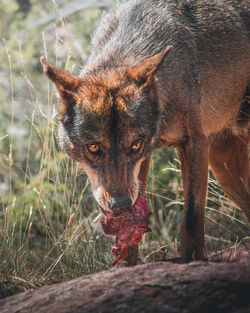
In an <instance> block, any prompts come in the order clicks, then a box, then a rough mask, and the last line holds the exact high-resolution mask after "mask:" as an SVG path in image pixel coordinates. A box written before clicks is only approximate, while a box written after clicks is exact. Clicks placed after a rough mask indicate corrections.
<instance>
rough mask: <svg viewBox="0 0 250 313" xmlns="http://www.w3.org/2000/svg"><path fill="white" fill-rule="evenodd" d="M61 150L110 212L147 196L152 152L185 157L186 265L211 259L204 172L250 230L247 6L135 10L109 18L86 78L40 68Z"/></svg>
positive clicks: (135, 2)
mask: <svg viewBox="0 0 250 313" xmlns="http://www.w3.org/2000/svg"><path fill="white" fill-rule="evenodd" d="M41 62H42V64H43V68H44V71H45V73H46V74H47V76H48V78H49V79H50V80H51V81H52V82H53V83H54V84H55V86H56V88H57V91H58V98H59V109H58V112H59V120H60V121H59V126H58V137H59V144H60V146H61V148H62V149H63V150H64V151H66V153H67V154H68V155H69V156H70V157H72V158H73V159H75V160H77V161H78V162H79V163H80V165H81V166H82V167H83V169H84V171H85V172H86V173H87V175H88V177H89V179H90V182H91V185H92V190H93V194H94V197H95V199H96V200H97V202H98V204H99V206H100V207H101V209H102V210H103V212H104V213H105V212H116V213H117V214H119V212H120V210H121V209H124V208H128V207H130V206H132V205H133V204H134V202H135V201H136V199H137V198H138V197H141V196H144V194H145V189H146V181H147V174H148V169H149V163H150V157H151V155H152V153H153V151H154V150H155V149H158V148H162V147H165V146H175V147H177V148H178V150H179V152H180V160H181V172H182V179H183V188H184V197H185V204H184V210H183V220H182V224H181V233H180V238H181V257H182V260H183V261H184V262H188V261H190V260H193V259H195V260H203V259H204V257H205V256H204V211H205V203H206V193H207V181H208V168H209V166H210V168H211V169H212V171H213V174H214V176H215V177H216V179H217V180H218V182H219V183H220V185H221V187H222V188H223V190H224V192H225V193H226V194H227V195H228V196H229V197H230V198H231V199H232V200H233V201H234V202H235V203H236V204H237V205H238V206H239V207H240V208H241V209H242V210H243V212H244V213H245V214H246V216H247V217H248V219H249V220H250V172H249V150H248V145H249V141H250V118H249V115H250V4H249V1H248V0H242V1H238V0H235V1H234V0H203V1H201V0H198V1H192V0H130V1H126V2H124V3H123V4H121V6H120V8H118V9H117V10H116V11H114V12H108V13H106V14H105V15H104V16H103V18H102V20H101V21H100V23H99V26H98V27H97V29H96V31H95V33H94V36H93V38H92V48H91V53H90V56H89V58H88V61H87V64H86V65H85V67H84V68H83V70H82V72H81V74H80V76H79V77H77V76H74V75H72V74H70V73H68V72H66V71H64V70H62V69H59V68H58V67H55V66H53V65H51V64H49V63H48V62H47V61H46V59H45V58H43V57H42V58H41Z"/></svg>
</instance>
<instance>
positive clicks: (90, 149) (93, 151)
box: [87, 145, 100, 154]
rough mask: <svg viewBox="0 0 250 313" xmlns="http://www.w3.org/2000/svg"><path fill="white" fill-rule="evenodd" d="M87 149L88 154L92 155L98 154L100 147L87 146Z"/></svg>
mask: <svg viewBox="0 0 250 313" xmlns="http://www.w3.org/2000/svg"><path fill="white" fill-rule="evenodd" d="M87 148H88V150H89V152H91V153H94V154H95V153H98V152H100V146H99V145H87Z"/></svg>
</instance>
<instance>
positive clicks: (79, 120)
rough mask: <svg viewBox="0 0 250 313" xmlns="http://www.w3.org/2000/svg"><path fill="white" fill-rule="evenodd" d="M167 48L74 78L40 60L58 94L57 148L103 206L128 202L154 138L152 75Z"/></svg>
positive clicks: (133, 197)
mask: <svg viewBox="0 0 250 313" xmlns="http://www.w3.org/2000/svg"><path fill="white" fill-rule="evenodd" d="M168 50H169V47H167V48H166V49H165V50H163V51H162V52H161V53H158V54H156V55H154V56H153V57H150V58H149V59H147V60H145V61H143V62H142V63H141V64H139V65H137V66H135V67H133V68H127V67H119V68H116V69H112V68H111V69H106V70H104V71H91V72H88V73H86V74H84V75H83V77H75V76H73V75H71V74H69V73H67V72H65V71H63V70H61V69H59V68H57V67H55V66H52V65H50V64H48V63H47V61H46V60H45V59H44V58H41V62H42V64H43V67H44V71H45V73H46V74H47V76H48V78H49V79H51V80H52V81H53V83H54V84H55V85H56V88H57V91H58V97H59V110H58V111H59V120H60V123H59V128H58V138H59V145H60V147H61V148H62V149H63V150H64V151H66V152H67V153H68V155H69V156H71V157H72V158H73V159H75V160H77V161H78V162H79V163H80V164H81V166H82V167H83V169H84V170H85V172H86V173H87V175H88V177H89V179H90V182H91V185H92V190H93V194H94V196H95V199H96V200H97V202H98V204H99V205H100V206H101V208H102V209H103V210H104V211H106V212H107V211H110V210H113V211H114V210H117V211H119V209H120V208H124V207H129V206H131V205H132V204H133V203H134V202H135V200H136V199H137V197H138V194H139V192H140V182H139V179H138V175H139V171H140V166H141V163H142V162H143V160H144V159H145V158H146V157H147V156H148V155H149V154H150V153H151V152H152V150H153V148H154V147H155V144H156V142H157V140H158V124H159V123H158V120H159V112H160V108H159V106H158V102H157V95H156V90H155V87H154V83H153V80H154V79H153V78H154V74H155V73H156V71H157V70H158V68H159V66H160V64H161V63H162V60H163V58H164V56H165V54H166V53H167V51H168Z"/></svg>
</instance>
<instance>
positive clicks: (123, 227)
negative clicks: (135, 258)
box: [101, 198, 151, 266]
mask: <svg viewBox="0 0 250 313" xmlns="http://www.w3.org/2000/svg"><path fill="white" fill-rule="evenodd" d="M150 214H151V213H150V211H149V208H148V205H147V200H145V199H144V198H138V199H137V200H136V202H135V203H134V205H133V206H132V207H130V208H126V209H125V210H123V211H122V212H121V214H119V215H118V216H115V215H114V213H107V215H106V217H107V219H106V220H103V221H101V223H102V228H103V230H104V232H105V233H106V234H107V235H113V236H116V238H115V245H114V246H113V247H112V253H113V254H114V255H115V260H114V261H113V263H112V266H115V265H116V264H117V263H118V262H119V261H120V260H122V259H125V258H126V257H127V256H128V247H129V246H130V245H132V244H139V242H140V241H141V239H142V235H143V234H144V233H147V232H149V231H150V228H149V226H148V223H149V217H150Z"/></svg>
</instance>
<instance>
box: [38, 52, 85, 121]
mask: <svg viewBox="0 0 250 313" xmlns="http://www.w3.org/2000/svg"><path fill="white" fill-rule="evenodd" d="M40 61H41V63H42V66H43V70H44V73H45V74H46V75H47V76H48V78H49V79H50V80H51V81H52V82H53V83H54V84H55V85H56V88H57V90H58V93H59V108H58V113H59V119H62V118H63V117H64V115H65V114H66V113H67V110H68V107H69V106H70V105H72V104H73V103H74V95H75V91H76V90H77V88H78V87H79V86H80V84H81V83H82V79H81V78H79V77H76V76H74V75H71V74H69V73H67V72H66V71H64V70H62V69H60V68H58V67H56V66H54V65H51V64H49V63H48V62H47V60H46V59H45V58H44V57H41V59H40Z"/></svg>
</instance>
